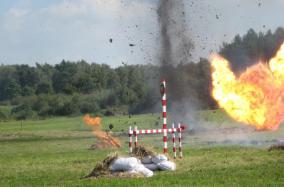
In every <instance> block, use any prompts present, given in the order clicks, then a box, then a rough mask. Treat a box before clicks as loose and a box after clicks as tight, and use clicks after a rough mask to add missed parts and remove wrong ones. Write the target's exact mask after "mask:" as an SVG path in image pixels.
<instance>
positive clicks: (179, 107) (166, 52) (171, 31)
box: [157, 0, 196, 118]
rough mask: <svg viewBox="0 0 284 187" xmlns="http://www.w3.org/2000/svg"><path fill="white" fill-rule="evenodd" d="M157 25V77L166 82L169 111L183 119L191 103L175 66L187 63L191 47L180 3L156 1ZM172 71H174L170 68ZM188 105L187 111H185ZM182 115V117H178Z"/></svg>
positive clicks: (182, 3)
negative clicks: (158, 37)
mask: <svg viewBox="0 0 284 187" xmlns="http://www.w3.org/2000/svg"><path fill="white" fill-rule="evenodd" d="M157 13H158V22H159V26H160V37H161V38H160V39H161V40H160V41H161V45H160V46H161V48H160V51H159V64H160V66H161V77H163V78H165V79H166V80H167V87H168V89H169V90H171V91H170V93H169V94H168V96H169V109H170V110H171V111H172V112H173V111H175V113H176V114H179V116H177V115H174V116H177V118H178V117H181V116H180V115H182V116H183V117H184V115H186V114H185V113H188V110H191V109H192V106H193V105H196V103H195V104H193V103H194V101H193V100H194V99H193V98H194V96H192V95H190V94H191V93H193V92H192V91H190V89H191V88H190V85H186V77H187V75H186V74H184V71H178V65H179V64H184V63H188V62H190V61H191V53H190V52H191V50H192V49H193V43H192V40H191V39H190V34H189V29H188V27H187V24H186V17H185V9H184V2H183V0H176V1H172V0H160V1H159V4H158V11H157ZM174 67H175V68H174ZM189 103H190V107H189ZM183 112H184V114H182V113H183Z"/></svg>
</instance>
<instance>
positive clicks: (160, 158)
mask: <svg viewBox="0 0 284 187" xmlns="http://www.w3.org/2000/svg"><path fill="white" fill-rule="evenodd" d="M167 160H168V158H167V157H166V155H162V154H159V155H156V156H154V157H153V158H152V162H153V163H155V164H158V163H160V162H163V161H167Z"/></svg>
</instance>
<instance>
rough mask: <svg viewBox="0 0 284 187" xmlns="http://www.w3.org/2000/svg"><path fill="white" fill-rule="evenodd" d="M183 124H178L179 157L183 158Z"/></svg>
mask: <svg viewBox="0 0 284 187" xmlns="http://www.w3.org/2000/svg"><path fill="white" fill-rule="evenodd" d="M181 130H182V129H181V126H180V123H179V124H178V142H179V148H178V149H179V157H180V158H182V145H181Z"/></svg>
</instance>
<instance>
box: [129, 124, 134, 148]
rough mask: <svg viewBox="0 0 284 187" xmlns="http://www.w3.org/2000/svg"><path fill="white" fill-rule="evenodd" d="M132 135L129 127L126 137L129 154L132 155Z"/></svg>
mask: <svg viewBox="0 0 284 187" xmlns="http://www.w3.org/2000/svg"><path fill="white" fill-rule="evenodd" d="M132 134H133V131H132V129H131V126H129V131H128V136H129V144H128V146H129V153H132Z"/></svg>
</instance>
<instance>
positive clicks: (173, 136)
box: [172, 123, 177, 158]
mask: <svg viewBox="0 0 284 187" xmlns="http://www.w3.org/2000/svg"><path fill="white" fill-rule="evenodd" d="M174 129H175V124H174V123H173V124H172V140H173V152H174V158H176V157H177V151H176V135H175V132H174Z"/></svg>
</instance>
